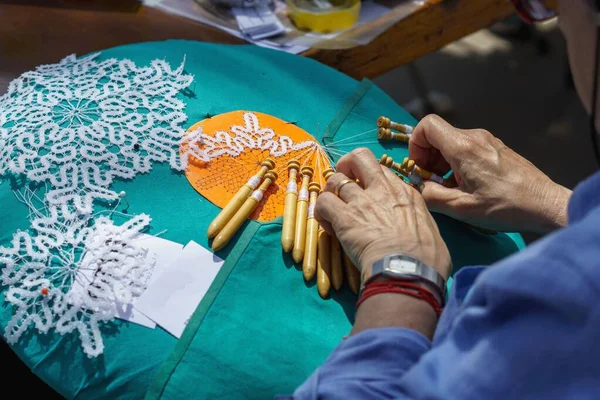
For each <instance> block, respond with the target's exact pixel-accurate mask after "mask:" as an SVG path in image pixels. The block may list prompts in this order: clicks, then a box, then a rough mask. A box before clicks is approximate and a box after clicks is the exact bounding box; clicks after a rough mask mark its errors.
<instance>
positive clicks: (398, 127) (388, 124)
mask: <svg viewBox="0 0 600 400" xmlns="http://www.w3.org/2000/svg"><path fill="white" fill-rule="evenodd" d="M377 126H378V127H379V128H385V129H393V130H395V131H398V132H402V133H404V134H406V135H411V134H412V132H413V129H414V128H413V127H412V126H410V125H406V124H400V123H398V122H394V121H392V120H391V119H389V118H387V117H384V116H383V115H382V116H381V117H379V118H377Z"/></svg>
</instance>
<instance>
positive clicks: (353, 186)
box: [323, 172, 364, 203]
mask: <svg viewBox="0 0 600 400" xmlns="http://www.w3.org/2000/svg"><path fill="white" fill-rule="evenodd" d="M348 181H350V182H348ZM323 191H324V192H329V193H332V194H334V195H335V194H336V191H337V197H339V198H340V199H342V200H343V201H345V202H346V203H348V202H350V201H351V200H352V199H358V198H360V197H361V196H364V191H363V189H362V188H361V187H360V186H358V184H357V183H356V182H354V180H353V179H350V178H349V177H348V176H346V175H345V174H342V173H340V172H337V173H335V174H333V175H332V176H331V177H329V179H328V180H327V184H326V185H325V189H324V190H323Z"/></svg>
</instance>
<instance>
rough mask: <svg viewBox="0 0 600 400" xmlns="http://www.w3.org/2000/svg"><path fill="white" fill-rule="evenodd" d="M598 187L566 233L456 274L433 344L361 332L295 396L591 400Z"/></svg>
mask: <svg viewBox="0 0 600 400" xmlns="http://www.w3.org/2000/svg"><path fill="white" fill-rule="evenodd" d="M594 181H595V184H594V185H592V188H591V189H593V190H591V191H592V192H595V196H590V185H589V184H588V188H587V191H586V190H584V195H582V196H579V198H580V199H592V198H593V199H594V201H595V204H594V201H591V200H588V201H586V204H580V205H581V207H577V212H576V213H573V215H577V218H571V221H570V226H569V228H566V229H563V230H561V231H559V232H556V233H555V234H553V235H550V236H549V237H547V238H545V239H543V240H541V241H539V242H537V243H536V244H534V245H533V246H531V247H529V248H528V249H526V250H525V251H523V252H521V253H518V254H516V255H513V256H511V257H509V258H507V259H505V260H503V261H502V262H500V263H498V264H496V265H495V266H493V267H490V268H485V269H483V268H468V269H465V270H462V271H460V272H459V273H458V274H456V276H455V287H454V288H453V290H452V294H451V296H450V301H449V303H448V306H447V307H446V310H445V311H444V313H443V314H442V318H441V320H440V322H439V324H438V329H437V331H436V334H435V337H434V340H433V343H432V344H430V343H429V342H428V340H427V339H426V338H425V337H423V336H422V335H420V334H419V333H417V332H415V331H411V330H409V329H402V328H380V329H373V330H368V331H364V332H362V333H360V334H358V335H356V336H354V337H351V338H350V339H348V340H347V341H345V342H344V343H342V344H340V345H339V346H338V348H336V349H335V351H334V352H333V354H332V355H331V356H330V357H329V359H328V360H327V361H326V362H325V364H324V365H323V366H321V367H320V368H319V369H318V370H317V371H316V372H315V373H314V374H313V375H312V376H311V377H310V378H309V379H308V380H307V382H306V383H305V384H304V385H303V386H301V387H300V388H298V389H297V391H296V392H295V394H294V398H295V399H317V398H326V399H344V400H347V399H392V398H396V399H461V400H465V399H530V398H531V399H565V398H569V399H570V398H577V399H587V398H590V399H592V398H597V397H598V393H600V367H598V360H599V359H600V341H599V340H598V335H599V332H600V307H599V306H598V304H599V303H600V207H598V206H597V205H598V203H600V175H598V176H597V177H596V179H595V180H594ZM577 202H578V200H577V198H574V201H573V200H572V203H575V204H577ZM592 205H595V206H596V207H595V208H594V207H592ZM573 207H574V206H573V204H571V208H573ZM583 209H585V212H582V210H583ZM570 215H571V213H570Z"/></svg>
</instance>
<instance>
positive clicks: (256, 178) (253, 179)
mask: <svg viewBox="0 0 600 400" xmlns="http://www.w3.org/2000/svg"><path fill="white" fill-rule="evenodd" d="M259 183H260V176H258V175H254V176H253V177H251V178H250V179H249V180H248V183H247V185H248V186H250V187H251V188H252V189H256V187H257V186H258V184H259Z"/></svg>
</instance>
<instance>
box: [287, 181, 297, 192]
mask: <svg viewBox="0 0 600 400" xmlns="http://www.w3.org/2000/svg"><path fill="white" fill-rule="evenodd" d="M286 193H296V194H297V193H298V184H297V183H296V182H288V184H287V188H286Z"/></svg>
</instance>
